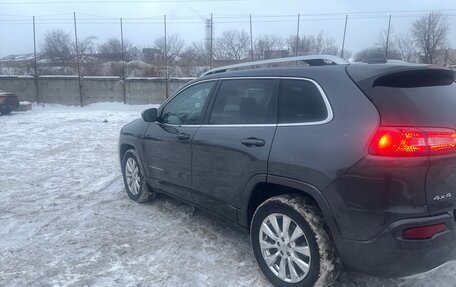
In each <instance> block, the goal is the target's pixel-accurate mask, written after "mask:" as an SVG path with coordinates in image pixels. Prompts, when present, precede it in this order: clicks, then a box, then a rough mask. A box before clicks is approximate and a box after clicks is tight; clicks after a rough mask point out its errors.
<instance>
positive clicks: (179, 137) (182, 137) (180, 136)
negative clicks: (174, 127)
mask: <svg viewBox="0 0 456 287" xmlns="http://www.w3.org/2000/svg"><path fill="white" fill-rule="evenodd" d="M177 138H178V139H180V140H188V139H189V138H190V135H189V134H186V133H180V134H178V135H177Z"/></svg>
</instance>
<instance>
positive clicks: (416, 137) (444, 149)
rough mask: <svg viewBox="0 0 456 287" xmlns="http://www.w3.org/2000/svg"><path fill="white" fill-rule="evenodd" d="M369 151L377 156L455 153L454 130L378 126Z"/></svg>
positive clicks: (455, 139)
mask: <svg viewBox="0 0 456 287" xmlns="http://www.w3.org/2000/svg"><path fill="white" fill-rule="evenodd" d="M369 153H370V154H372V155H379V156H428V155H441V154H450V153H456V131H455V130H452V129H444V128H441V129H440V128H410V127H380V128H379V129H378V130H377V132H376V133H375V135H374V137H373V139H372V141H371V143H370V146H369Z"/></svg>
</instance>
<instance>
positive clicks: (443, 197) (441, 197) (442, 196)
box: [433, 192, 452, 201]
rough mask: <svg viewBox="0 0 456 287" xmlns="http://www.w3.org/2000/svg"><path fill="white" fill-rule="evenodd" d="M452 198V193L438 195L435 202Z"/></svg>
mask: <svg viewBox="0 0 456 287" xmlns="http://www.w3.org/2000/svg"><path fill="white" fill-rule="evenodd" d="M450 197H452V194H451V192H448V193H447V194H445V195H436V196H435V197H434V198H433V200H436V201H437V200H442V199H447V198H450Z"/></svg>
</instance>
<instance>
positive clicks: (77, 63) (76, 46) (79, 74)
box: [73, 12, 83, 107]
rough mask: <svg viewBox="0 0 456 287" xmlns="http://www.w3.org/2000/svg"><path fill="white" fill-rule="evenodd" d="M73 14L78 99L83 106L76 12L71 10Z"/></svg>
mask: <svg viewBox="0 0 456 287" xmlns="http://www.w3.org/2000/svg"><path fill="white" fill-rule="evenodd" d="M73 16H74V40H75V48H76V65H77V69H78V86H79V101H80V104H81V107H82V106H83V102H82V82H81V69H80V67H79V50H78V30H77V28H76V12H73Z"/></svg>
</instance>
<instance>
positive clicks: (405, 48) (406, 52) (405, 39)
mask: <svg viewBox="0 0 456 287" xmlns="http://www.w3.org/2000/svg"><path fill="white" fill-rule="evenodd" d="M394 47H395V48H396V50H397V51H398V52H399V54H400V56H401V59H402V60H404V61H406V62H409V63H413V62H416V61H417V56H418V52H417V50H416V47H415V43H414V42H413V38H412V36H411V35H410V34H409V33H407V34H405V35H402V36H396V37H395V38H394Z"/></svg>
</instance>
